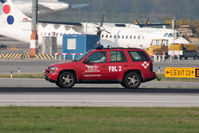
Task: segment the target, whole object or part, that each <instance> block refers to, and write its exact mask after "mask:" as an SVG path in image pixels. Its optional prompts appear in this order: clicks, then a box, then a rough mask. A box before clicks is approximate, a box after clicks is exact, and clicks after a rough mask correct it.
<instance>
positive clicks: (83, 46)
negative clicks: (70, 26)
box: [62, 34, 99, 59]
mask: <svg viewBox="0 0 199 133" xmlns="http://www.w3.org/2000/svg"><path fill="white" fill-rule="evenodd" d="M98 41H99V36H98V35H85V34H73V35H66V34H65V35H63V45H62V53H63V55H65V57H64V58H65V59H77V58H78V57H80V56H81V55H82V54H84V53H86V52H87V51H89V50H91V49H94V46H95V45H96V44H97V42H98ZM64 53H66V54H64Z"/></svg>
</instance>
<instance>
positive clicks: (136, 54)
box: [128, 51, 149, 61]
mask: <svg viewBox="0 0 199 133" xmlns="http://www.w3.org/2000/svg"><path fill="white" fill-rule="evenodd" d="M128 53H129V54H130V56H131V58H132V60H133V61H149V58H148V56H147V55H146V54H145V53H144V52H143V51H129V52H128Z"/></svg>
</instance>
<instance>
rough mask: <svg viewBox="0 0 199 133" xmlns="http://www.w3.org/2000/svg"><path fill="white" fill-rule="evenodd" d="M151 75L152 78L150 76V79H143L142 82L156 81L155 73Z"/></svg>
mask: <svg viewBox="0 0 199 133" xmlns="http://www.w3.org/2000/svg"><path fill="white" fill-rule="evenodd" d="M153 75H154V76H152V77H151V78H145V79H143V82H147V81H151V80H154V79H156V78H157V77H156V74H155V72H153Z"/></svg>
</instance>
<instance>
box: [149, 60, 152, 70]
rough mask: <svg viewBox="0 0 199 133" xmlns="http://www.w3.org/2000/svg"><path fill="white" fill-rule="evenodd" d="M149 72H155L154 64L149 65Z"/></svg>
mask: <svg viewBox="0 0 199 133" xmlns="http://www.w3.org/2000/svg"><path fill="white" fill-rule="evenodd" d="M149 71H150V72H153V63H152V62H151V63H150V64H149Z"/></svg>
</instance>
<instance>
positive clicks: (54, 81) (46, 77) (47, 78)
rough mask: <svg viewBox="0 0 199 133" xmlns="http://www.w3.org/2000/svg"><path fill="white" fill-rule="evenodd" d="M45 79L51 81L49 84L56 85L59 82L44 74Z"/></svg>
mask: <svg viewBox="0 0 199 133" xmlns="http://www.w3.org/2000/svg"><path fill="white" fill-rule="evenodd" d="M44 79H45V80H47V81H49V82H52V83H56V82H57V80H54V79H51V78H50V76H49V75H47V74H44Z"/></svg>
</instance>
